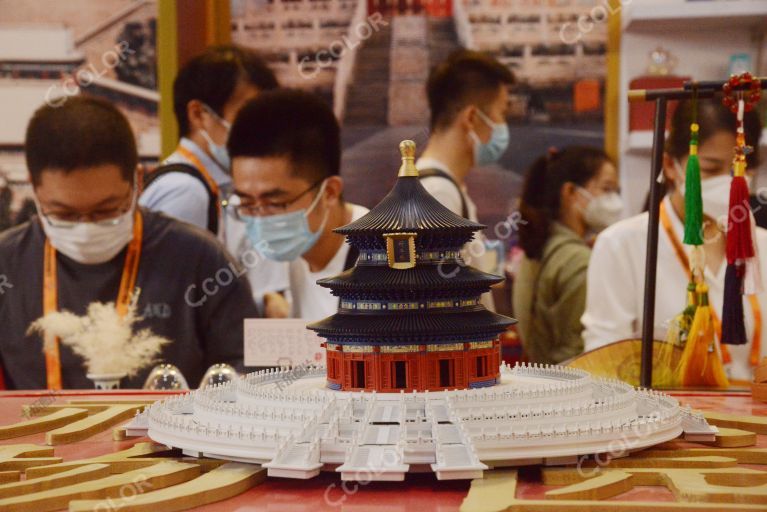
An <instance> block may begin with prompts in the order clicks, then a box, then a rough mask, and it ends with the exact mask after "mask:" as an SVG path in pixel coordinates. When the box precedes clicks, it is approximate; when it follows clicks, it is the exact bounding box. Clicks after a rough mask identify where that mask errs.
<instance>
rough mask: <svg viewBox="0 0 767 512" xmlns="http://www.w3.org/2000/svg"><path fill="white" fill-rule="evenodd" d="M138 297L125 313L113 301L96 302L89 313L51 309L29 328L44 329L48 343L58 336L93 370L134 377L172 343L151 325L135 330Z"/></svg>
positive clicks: (100, 372)
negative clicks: (154, 332)
mask: <svg viewBox="0 0 767 512" xmlns="http://www.w3.org/2000/svg"><path fill="white" fill-rule="evenodd" d="M136 298H137V297H134V300H132V301H131V303H130V306H129V307H128V310H127V312H126V314H125V315H124V316H121V315H120V314H119V312H118V311H117V308H116V307H115V304H114V303H112V302H110V303H107V304H104V303H101V302H93V303H91V304H90V305H89V306H88V312H87V314H86V315H85V316H82V317H79V316H77V315H74V314H72V313H69V312H54V313H49V314H47V315H45V316H44V317H42V318H39V319H38V320H36V321H35V322H33V323H32V325H31V326H30V327H29V332H30V333H32V332H40V333H42V334H43V335H44V337H45V340H46V341H45V342H46V343H51V342H52V341H51V340H53V339H54V338H55V337H58V338H59V339H60V340H61V343H63V344H64V345H67V346H69V347H70V348H71V349H72V351H74V353H75V354H77V355H79V356H80V357H82V358H83V361H84V366H85V367H86V369H87V371H88V373H89V374H93V375H99V374H123V375H126V376H128V377H131V376H134V375H135V374H136V373H137V372H138V371H139V370H141V369H142V368H145V367H147V366H149V365H151V364H153V363H155V362H156V357H157V355H158V354H159V353H160V350H161V349H162V346H163V345H165V344H167V343H170V340H168V339H167V338H163V337H161V336H156V335H155V334H153V333H152V331H150V330H149V329H142V330H141V331H138V332H136V333H135V334H134V333H133V325H134V324H135V323H136V322H137V321H139V320H140V319H141V318H140V317H138V316H137V315H136V302H137V301H136Z"/></svg>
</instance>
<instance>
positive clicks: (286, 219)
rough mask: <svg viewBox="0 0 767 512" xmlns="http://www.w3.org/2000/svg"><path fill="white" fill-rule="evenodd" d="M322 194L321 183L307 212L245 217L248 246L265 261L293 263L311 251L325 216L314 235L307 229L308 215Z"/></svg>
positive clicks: (320, 233)
mask: <svg viewBox="0 0 767 512" xmlns="http://www.w3.org/2000/svg"><path fill="white" fill-rule="evenodd" d="M324 191H325V182H323V183H322V186H321V187H320V190H319V192H318V193H317V197H315V198H314V201H312V204H311V205H309V208H306V209H303V210H298V211H295V212H289V213H280V214H277V215H269V216H266V217H248V218H247V219H246V221H245V223H246V227H247V232H248V238H249V239H250V242H251V243H252V244H253V247H255V248H256V249H257V250H258V251H259V252H260V253H261V254H262V255H263V256H264V257H265V258H267V259H270V260H274V261H293V260H296V259H298V258H299V257H300V256H301V255H302V254H304V253H306V251H308V250H309V249H311V248H312V247H314V244H316V243H317V240H319V238H320V236H321V235H322V231H323V229H325V223H326V222H327V220H328V212H327V211H326V212H325V217H324V218H323V219H322V224H321V225H320V227H319V229H318V230H317V231H314V232H312V231H311V229H310V228H309V221H308V219H307V217H308V216H309V212H311V211H312V210H314V208H316V206H317V204H319V200H320V197H322V193H323V192H324Z"/></svg>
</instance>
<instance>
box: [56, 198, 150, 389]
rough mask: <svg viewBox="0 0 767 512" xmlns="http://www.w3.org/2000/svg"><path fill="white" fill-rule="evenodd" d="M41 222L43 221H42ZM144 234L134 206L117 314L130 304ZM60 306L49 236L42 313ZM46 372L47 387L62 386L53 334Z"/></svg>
mask: <svg viewBox="0 0 767 512" xmlns="http://www.w3.org/2000/svg"><path fill="white" fill-rule="evenodd" d="M43 222H44V221H43ZM143 237H144V221H143V218H142V216H141V213H140V212H139V211H138V210H136V213H135V215H134V217H133V239H132V240H131V241H130V243H129V244H128V250H127V252H126V253H125V263H124V264H123V272H122V277H121V279H120V290H119V291H118V293H117V301H116V303H115V307H116V308H117V314H118V315H120V317H124V316H125V315H126V314H127V312H128V308H129V306H130V301H131V297H132V296H133V290H134V289H135V287H136V279H137V277H138V267H139V262H140V261H141V242H142V239H143ZM58 309H59V299H58V280H57V272H56V249H54V248H53V246H52V245H51V243H50V241H49V240H48V239H46V240H45V248H44V257H43V315H48V314H50V313H54V312H56V311H58ZM45 374H46V380H47V386H48V389H61V388H62V384H61V355H60V351H59V340H58V338H56V337H55V336H54V337H50V338H49V337H46V339H45Z"/></svg>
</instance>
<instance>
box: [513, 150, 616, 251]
mask: <svg viewBox="0 0 767 512" xmlns="http://www.w3.org/2000/svg"><path fill="white" fill-rule="evenodd" d="M605 162H610V157H608V156H607V154H606V153H605V152H604V151H603V150H601V149H599V148H595V147H589V146H570V147H567V148H565V149H563V150H561V151H556V150H552V151H549V153H548V154H547V155H545V156H541V157H539V158H538V159H537V160H536V161H535V162H534V163H533V165H532V166H531V167H530V168H529V169H528V171H527V175H526V176H525V182H524V185H523V187H522V198H521V201H520V205H519V212H520V214H521V216H522V222H521V223H520V228H519V244H520V246H521V247H522V249H523V250H524V251H525V255H526V256H527V257H528V258H530V259H534V260H539V259H541V257H542V256H543V248H544V246H545V245H546V241H547V240H548V238H549V235H550V232H551V223H552V222H553V221H555V220H557V219H559V213H560V207H561V204H560V199H561V193H562V187H563V186H564V185H565V184H566V183H574V184H575V185H577V186H580V187H584V186H586V184H587V183H588V182H589V181H590V180H591V179H592V178H594V177H595V176H596V175H597V173H599V171H600V169H601V168H602V165H604V163H605Z"/></svg>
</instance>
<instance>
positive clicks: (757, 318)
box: [660, 203, 762, 366]
mask: <svg viewBox="0 0 767 512" xmlns="http://www.w3.org/2000/svg"><path fill="white" fill-rule="evenodd" d="M660 221H661V224H663V229H664V230H665V231H666V235H668V238H669V240H670V241H671V245H672V246H673V247H674V252H675V253H676V257H677V259H678V260H679V263H680V264H681V265H682V267H683V268H684V270H685V272H687V278H688V279H692V276H691V274H690V261H689V259H688V257H687V253H686V252H685V250H684V246H682V243H681V242H680V241H679V238H678V237H677V236H676V233H675V232H674V228H673V226H672V225H671V219H670V218H669V216H668V212H666V204H665V203H661V204H660ZM748 302H749V304H750V305H751V312H752V313H753V316H754V337H753V339H752V342H751V353H750V354H749V358H748V360H749V363H750V364H751V366H756V365H757V364H759V355H760V345H761V341H762V311H761V308H760V304H759V297H757V296H756V295H749V296H748ZM711 313H712V315H713V320H714V327H715V329H716V336H717V339H718V340H721V339H722V322H721V321H720V320H719V317H718V316H717V314H716V312H714V311H713V310H712V311H711ZM720 347H721V349H722V359H723V360H724V362H725V363H729V362H730V361H732V357H731V356H730V352H729V351H728V350H727V345H724V344H720Z"/></svg>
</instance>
